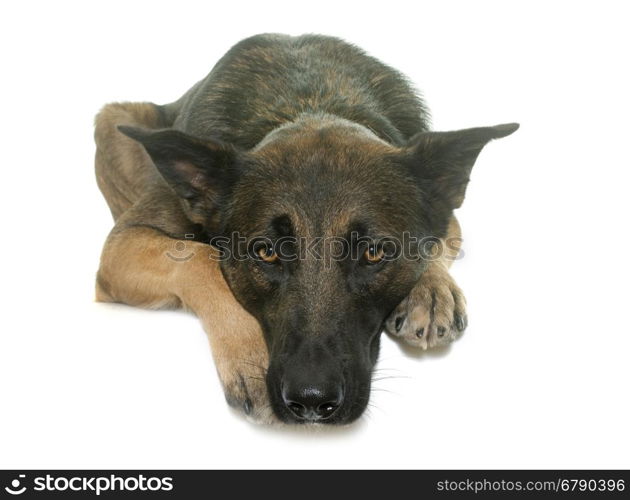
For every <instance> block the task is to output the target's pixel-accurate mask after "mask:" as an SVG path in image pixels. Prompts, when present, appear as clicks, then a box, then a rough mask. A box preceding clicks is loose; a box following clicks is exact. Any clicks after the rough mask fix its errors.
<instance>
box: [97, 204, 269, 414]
mask: <svg viewBox="0 0 630 500" xmlns="http://www.w3.org/2000/svg"><path fill="white" fill-rule="evenodd" d="M132 212H133V209H132V210H131V211H130V212H127V213H126V214H125V215H123V217H122V220H121V221H119V224H117V228H115V229H114V231H112V233H111V234H110V236H109V238H108V239H107V242H106V243H105V247H104V249H103V254H102V257H101V265H100V268H99V271H98V275H97V286H96V300H98V301H102V302H122V303H125V304H129V305H133V306H139V307H147V308H163V307H184V308H186V309H188V310H191V311H192V312H194V313H195V314H196V315H197V316H198V317H199V318H200V320H201V322H202V325H203V328H204V330H205V331H206V333H207V334H208V338H209V341H210V346H211V348H212V355H213V358H214V360H215V364H216V368H217V371H218V374H219V378H220V379H221V383H222V384H223V388H224V391H225V397H226V400H227V402H228V403H229V404H230V405H231V406H233V407H235V408H237V409H239V410H241V411H243V412H244V413H245V414H246V415H247V416H248V417H249V418H250V419H252V420H256V421H261V422H271V421H273V420H274V417H273V414H272V412H271V409H270V405H269V402H268V396H267V387H266V384H265V375H266V370H267V366H268V354H267V346H266V344H265V342H264V338H263V334H262V332H261V329H260V326H259V324H258V322H257V321H256V320H255V319H254V318H253V317H252V316H251V315H250V314H249V313H247V312H246V311H245V310H244V309H243V308H242V307H241V305H240V304H239V303H238V302H237V301H236V299H235V298H234V297H233V295H232V292H231V291H230V289H229V287H228V285H227V283H226V282H225V280H224V279H223V275H222V274H221V271H220V269H219V264H218V262H217V261H216V260H212V259H211V256H212V254H213V252H214V251H215V250H213V248H212V247H211V246H209V245H205V244H202V243H197V242H193V241H186V242H184V241H182V240H175V239H172V238H169V237H167V236H165V235H163V234H161V233H160V232H158V231H155V230H154V229H151V228H146V227H135V226H133V225H130V226H128V227H125V222H127V221H126V220H125V219H127V218H128V216H129V215H130V214H132ZM121 226H122V227H121ZM182 245H184V246H183V247H182Z"/></svg>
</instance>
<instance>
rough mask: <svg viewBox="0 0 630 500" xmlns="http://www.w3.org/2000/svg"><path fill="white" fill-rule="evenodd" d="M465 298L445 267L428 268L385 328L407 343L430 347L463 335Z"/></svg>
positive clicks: (466, 321) (446, 342)
mask: <svg viewBox="0 0 630 500" xmlns="http://www.w3.org/2000/svg"><path fill="white" fill-rule="evenodd" d="M467 323H468V319H467V316H466V299H465V298H464V295H463V293H462V291H461V290H460V289H459V287H458V286H457V284H456V283H455V281H454V280H453V278H451V275H450V274H449V273H448V271H446V269H442V268H437V269H428V270H427V271H426V272H425V273H424V274H423V275H422V277H421V278H420V281H419V282H418V283H417V284H416V286H415V287H414V288H413V289H412V290H411V293H410V294H409V295H408V296H407V298H406V299H405V300H403V301H402V302H401V303H400V304H399V305H398V307H397V308H396V309H395V310H394V312H392V313H391V314H390V316H389V317H388V318H387V320H386V321H385V330H386V331H387V332H388V333H389V334H390V335H392V336H394V337H398V338H400V339H402V340H404V341H405V342H406V343H407V344H410V345H412V346H415V347H421V348H422V349H427V348H430V347H435V346H439V345H445V344H448V343H450V342H452V341H453V340H456V339H458V338H459V337H461V335H462V333H464V330H465V329H466V326H467Z"/></svg>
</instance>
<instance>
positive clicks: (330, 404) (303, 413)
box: [282, 381, 343, 422]
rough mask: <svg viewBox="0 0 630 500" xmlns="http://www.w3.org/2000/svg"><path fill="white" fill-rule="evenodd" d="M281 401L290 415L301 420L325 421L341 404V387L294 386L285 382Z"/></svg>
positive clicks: (335, 385) (335, 384)
mask: <svg viewBox="0 0 630 500" xmlns="http://www.w3.org/2000/svg"><path fill="white" fill-rule="evenodd" d="M282 399H283V400H284V404H285V405H286V407H287V408H288V409H289V410H290V411H291V413H293V415H295V416H296V417H297V418H299V419H301V420H309V421H312V422H315V421H317V420H326V419H327V418H330V417H332V416H333V415H334V413H335V412H336V411H337V409H339V407H340V406H341V404H342V403H343V386H342V384H341V383H328V384H323V385H316V384H306V385H301V384H300V385H296V384H291V383H287V382H286V381H285V382H283V384H282Z"/></svg>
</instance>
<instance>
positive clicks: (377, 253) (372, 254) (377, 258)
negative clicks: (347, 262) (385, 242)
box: [363, 245, 385, 264]
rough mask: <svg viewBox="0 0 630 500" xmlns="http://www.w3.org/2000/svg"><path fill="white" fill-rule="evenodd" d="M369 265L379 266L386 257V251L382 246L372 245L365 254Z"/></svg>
mask: <svg viewBox="0 0 630 500" xmlns="http://www.w3.org/2000/svg"><path fill="white" fill-rule="evenodd" d="M363 256H364V257H365V261H366V262H367V263H368V264H378V263H379V262H381V261H382V260H383V257H385V250H383V247H382V246H377V245H370V246H369V247H368V248H367V249H366V250H365V253H364V254H363Z"/></svg>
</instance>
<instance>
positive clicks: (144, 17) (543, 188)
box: [0, 0, 630, 468]
mask: <svg viewBox="0 0 630 500" xmlns="http://www.w3.org/2000/svg"><path fill="white" fill-rule="evenodd" d="M1 10H2V12H0V37H1V39H0V44H1V45H0V46H1V47H2V49H1V50H2V78H1V79H0V86H1V95H2V100H1V106H0V111H1V113H2V120H1V121H0V129H1V130H0V137H1V138H2V140H1V146H0V153H1V155H2V162H1V166H0V168H1V174H0V175H1V181H0V204H1V207H0V208H1V209H0V216H1V217H2V245H1V246H0V257H1V258H0V265H1V275H0V280H1V283H2V284H1V288H0V290H1V293H2V310H1V313H0V322H1V327H0V328H1V333H0V384H1V399H0V405H1V411H0V466H1V467H14V468H26V467H84V468H87V467H114V468H122V467H127V468H128V467H141V468H150V467H158V468H175V467H177V468H181V467H195V468H197V467H199V468H204V467H225V468H230V467H265V468H275V467H295V468H301V467H348V468H358V467H405V468H419V467H422V468H424V467H428V468H441V467H447V468H461V467H482V468H483V467H502V468H510V467H543V468H547V467H630V456H629V455H630V452H629V450H630V432H629V430H628V429H629V426H628V423H629V422H630V405H629V402H628V381H629V380H630V377H629V375H630V364H629V362H628V359H629V357H628V356H629V353H630V328H629V325H630V319H629V312H628V291H627V287H628V283H629V280H630V275H629V274H630V273H629V272H628V271H629V268H628V267H629V266H628V261H627V257H626V255H625V252H626V250H627V249H628V247H629V243H630V241H629V237H628V230H627V226H628V221H627V216H628V209H627V201H626V200H627V196H628V189H630V186H629V184H628V181H629V180H630V176H629V174H628V171H629V167H630V165H629V161H628V133H629V130H628V123H629V121H628V117H629V116H630V109H629V105H628V89H629V88H630V81H629V78H628V74H627V69H628V53H627V49H628V47H629V46H630V40H629V36H628V26H627V20H628V15H627V13H626V12H624V9H623V3H622V2H619V3H612V2H597V3H595V2H591V3H590V4H581V3H579V2H570V3H564V4H563V3H560V2H544V3H541V4H539V5H536V4H534V3H532V2H522V3H520V4H517V3H512V2H493V3H488V2H461V3H460V2H457V3H454V2H428V3H426V4H424V3H421V2H408V3H403V2H395V1H389V2H381V1H379V2H374V3H370V2H367V1H365V0H364V1H361V2H341V1H334V2H325V1H319V2H286V3H281V2H271V1H264V2H262V1H261V2H252V3H251V4H245V3H243V2H225V1H224V2H198V3H194V2H186V1H181V0H180V1H178V2H157V1H151V2H130V1H128V0H127V1H123V2H117V1H107V2H98V3H97V2H76V3H75V4H70V3H67V2H41V3H31V2H20V3H16V2H13V3H10V2H8V3H7V2H5V3H4V4H3V7H2V8H1ZM274 31H275V32H284V33H289V34H301V33H304V32H319V33H325V34H333V35H337V36H340V37H343V38H345V39H347V40H349V41H352V42H354V43H356V44H358V45H359V46H361V47H363V48H365V49H366V50H367V51H368V52H370V53H371V54H373V55H375V56H377V57H379V58H380V59H382V60H383V61H385V62H386V63H388V64H390V65H392V66H394V67H396V68H398V69H400V70H402V71H403V72H404V73H406V74H407V75H409V77H410V78H411V79H412V81H414V82H415V83H416V84H417V86H418V87H419V88H420V89H422V91H423V92H424V94H425V96H426V99H427V101H428V103H429V106H430V108H431V110H432V112H433V124H434V127H435V128H436V129H456V128H463V127H468V126H481V125H493V124H496V123H501V122H509V121H518V122H520V123H521V129H520V130H519V131H518V132H517V133H516V134H514V135H513V136H511V137H509V138H506V139H502V140H500V141H496V142H494V143H492V144H490V145H489V146H488V147H487V148H486V150H485V151H484V152H483V153H482V155H481V156H480V158H479V160H478V162H477V165H476V167H475V169H474V170H473V175H472V182H471V184H470V188H469V190H468V194H467V199H466V202H465V204H464V207H463V208H462V209H461V210H460V211H459V217H460V221H461V222H462V226H463V229H464V237H465V252H466V255H465V258H464V259H462V260H461V261H460V262H457V263H456V264H455V266H454V269H453V273H454V275H455V277H456V279H457V280H458V282H459V283H460V285H461V286H462V288H463V289H464V291H465V292H466V295H467V298H468V303H469V304H468V305H469V313H470V327H469V329H468V331H467V333H466V335H465V336H464V337H463V339H462V340H461V341H459V342H458V343H456V344H455V345H454V346H453V347H452V348H451V349H450V350H447V351H444V352H441V353H428V354H420V355H414V354H413V353H410V352H408V351H403V350H402V349H401V348H400V347H399V346H398V345H397V344H395V343H394V342H393V341H391V340H390V339H388V338H384V339H383V349H382V355H381V363H380V368H381V369H382V370H383V374H384V375H387V376H392V377H393V378H387V379H385V380H382V381H379V382H377V383H376V388H377V389H383V390H382V391H380V390H379V391H375V392H374V394H373V397H372V403H373V406H374V407H373V408H371V409H370V411H369V413H368V415H367V416H366V417H365V418H364V419H362V420H361V421H360V422H359V423H357V424H356V425H354V426H352V427H350V428H345V429H324V430H320V431H312V430H311V431H305V430H296V429H269V428H265V427H259V426H255V425H252V424H249V423H247V422H246V421H245V420H244V419H242V418H240V416H238V415H237V414H235V413H233V412H232V411H231V410H229V409H228V407H227V405H226V404H225V403H224V400H223V395H222V392H221V389H220V387H219V383H218V379H217V376H216V374H215V371H214V367H213V364H212V359H211V355H210V350H209V347H208V345H207V341H206V338H205V335H204V334H203V332H202V330H201V327H200V325H199V323H198V321H197V320H196V319H195V318H194V317H192V316H190V315H187V314H185V313H181V312H147V311H141V310H136V309H133V308H130V307H125V306H116V305H104V304H97V303H94V302H93V282H94V275H95V271H96V269H97V266H98V258H99V253H100V247H101V245H102V243H103V240H104V239H105V237H106V235H107V233H108V231H109V229H110V227H111V226H112V221H111V218H110V215H109V212H108V209H107V207H106V204H105V202H104V201H103V199H102V198H101V196H100V193H99V192H98V190H97V187H96V183H95V180H94V174H93V154H94V145H93V140H92V132H93V128H92V120H93V116H94V115H95V113H96V112H97V111H98V110H99V108H100V107H101V106H102V105H103V104H105V103H107V102H111V101H116V100H129V101H141V100H150V101H154V102H157V103H165V102H170V101H172V100H174V99H176V98H178V97H179V96H180V95H181V94H182V93H183V92H184V91H185V90H187V89H188V88H189V87H190V86H191V85H192V84H193V83H194V82H196V81H197V80H198V79H200V78H201V77H203V76H204V75H205V74H206V73H207V71H209V70H210V68H211V66H212V65H213V64H214V62H216V61H217V60H218V58H219V57H220V56H221V55H222V54H224V53H225V51H226V50H227V49H228V48H229V47H230V46H231V45H232V44H234V43H235V42H237V41H239V40H240V39H241V38H244V37H246V36H249V35H252V34H255V33H259V32H274ZM386 391H389V392H386Z"/></svg>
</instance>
